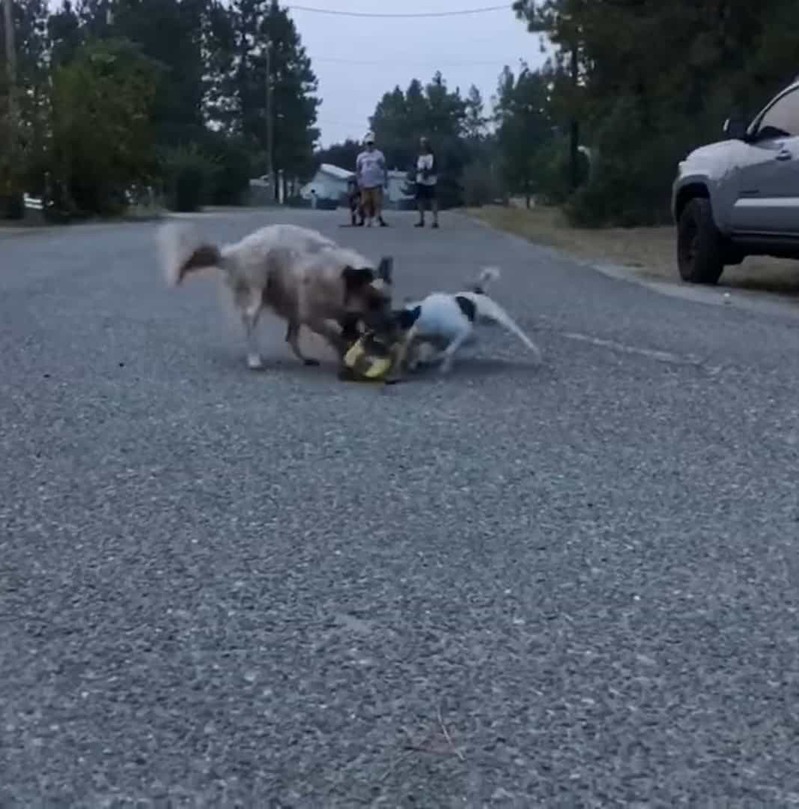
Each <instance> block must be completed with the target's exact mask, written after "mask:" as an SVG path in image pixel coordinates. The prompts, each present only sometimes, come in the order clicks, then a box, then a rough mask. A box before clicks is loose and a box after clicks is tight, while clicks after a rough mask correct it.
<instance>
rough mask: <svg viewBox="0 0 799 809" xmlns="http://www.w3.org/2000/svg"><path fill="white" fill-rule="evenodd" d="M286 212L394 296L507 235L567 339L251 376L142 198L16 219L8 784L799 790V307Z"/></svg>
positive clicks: (473, 799) (115, 790) (260, 796)
mask: <svg viewBox="0 0 799 809" xmlns="http://www.w3.org/2000/svg"><path fill="white" fill-rule="evenodd" d="M271 216H272V215H270V214H268V213H264V212H260V213H244V214H237V215H219V216H208V217H204V218H201V219H200V220H199V221H200V223H201V225H202V227H203V228H205V229H206V230H207V232H208V234H209V235H212V236H214V237H217V238H223V239H232V238H234V237H238V236H241V235H243V234H245V233H246V232H248V231H249V230H250V229H252V228H254V227H255V226H256V225H257V224H261V223H266V222H268V221H270V217H271ZM279 216H280V218H281V219H282V220H283V221H287V220H289V219H291V220H293V221H296V222H300V223H310V224H312V225H313V226H317V227H319V228H321V229H322V230H323V231H325V232H326V233H328V234H331V235H333V237H334V238H337V239H339V240H341V241H343V242H346V243H349V244H352V245H353V246H356V247H359V248H360V249H362V250H363V251H364V252H366V253H367V254H369V255H372V256H374V257H375V258H379V256H380V255H382V254H383V253H390V254H393V255H394V256H395V260H396V267H395V273H396V285H397V287H398V290H397V294H398V296H399V297H400V298H402V297H404V296H406V295H416V294H420V293H424V292H426V291H428V290H431V289H444V290H456V289H458V288H459V286H460V285H461V284H462V283H464V282H465V281H467V280H470V279H471V278H472V277H473V276H474V275H475V274H476V272H477V271H478V269H479V267H480V266H481V265H483V264H486V263H492V264H498V265H499V266H501V268H502V270H503V276H502V278H501V280H500V281H498V282H497V283H496V286H495V287H494V288H493V294H494V296H495V297H496V299H497V300H499V301H500V302H501V303H503V304H504V305H505V306H506V307H507V308H508V310H509V311H510V312H511V314H512V315H513V316H514V317H516V318H517V319H518V321H519V323H520V324H521V325H522V327H523V328H525V329H526V330H528V331H529V332H530V334H531V335H532V336H533V338H534V339H535V340H536V341H537V342H538V343H539V344H540V345H541V347H542V350H543V352H544V355H545V363H544V365H543V367H540V368H536V367H535V366H533V365H532V364H531V363H530V361H529V357H528V356H527V355H525V352H524V348H523V347H522V346H521V344H519V343H518V342H516V341H515V339H514V338H513V337H511V336H508V335H505V334H504V333H503V332H502V331H500V330H499V329H498V328H486V329H484V330H483V331H482V332H481V336H482V338H483V339H482V340H481V342H480V344H479V345H478V346H477V347H475V348H474V349H473V350H471V352H467V353H464V354H463V355H461V356H459V358H458V360H457V362H456V365H455V368H454V370H453V373H452V376H451V377H450V378H448V379H441V378H439V377H438V376H437V375H436V374H425V375H424V376H421V377H419V378H418V379H416V380H414V381H411V382H408V383H407V384H403V385H397V386H393V387H390V388H374V387H370V386H359V385H352V384H346V383H342V382H339V381H338V380H337V379H336V378H335V369H334V367H333V366H332V365H330V364H326V365H323V366H322V367H320V368H305V367H302V366H300V364H299V363H298V362H297V361H296V360H295V359H293V358H292V356H291V354H290V353H289V351H288V349H287V347H286V345H285V344H284V343H283V339H282V338H283V326H282V324H280V323H279V322H277V321H275V320H271V319H268V320H269V322H268V323H266V324H265V325H264V328H263V329H262V337H263V343H264V354H265V357H266V359H267V367H266V369H265V370H264V371H263V372H261V373H253V372H250V371H247V369H246V367H245V364H244V347H243V343H242V339H241V335H240V333H239V327H238V324H237V323H236V322H235V321H231V318H230V317H229V313H228V312H227V311H226V309H225V307H224V306H223V305H222V302H221V301H222V299H221V298H220V295H219V294H218V288H217V285H216V284H215V283H214V282H213V281H212V280H210V281H204V280H198V281H196V282H195V283H190V284H187V285H186V286H185V287H183V288H180V289H177V290H172V289H167V288H165V286H164V285H163V284H162V281H161V278H160V276H159V273H158V270H157V269H156V267H155V265H154V248H153V229H154V226H153V225H152V224H139V225H123V226H118V227H87V228H75V229H70V230H66V231H56V232H47V233H40V234H35V235H23V236H18V237H11V238H3V240H2V242H0V530H1V531H2V536H1V537H0V806H2V807H4V809H5V807H16V806H21V807H66V806H79V807H134V806H135V807H145V806H154V807H173V806H174V807H183V806H185V807H232V806H243V807H360V806H387V807H434V808H435V809H441V808H443V807H462V806H466V807H484V806H486V807H493V806H498V807H583V806H585V807H613V806H634V807H644V806H646V807H674V806H691V807H695V806H708V807H710V806H713V807H722V806H723V807H744V806H746V807H753V806H769V807H782V806H795V805H797V803H799V613H797V607H799V559H798V557H797V547H798V546H797V542H798V541H799V497H798V496H797V472H798V471H799V421H798V420H797V415H798V411H799V390H798V388H799V382H797V380H799V331H797V327H799V319H797V318H795V317H792V316H790V315H789V314H787V313H786V314H780V313H774V314H769V315H768V316H766V315H764V314H762V313H757V312H751V311H747V310H744V309H739V308H737V307H733V306H728V307H724V306H708V305H704V304H699V303H694V302H690V301H687V300H681V299H677V298H671V297H666V296H662V295H658V294H656V293H654V292H652V291H650V290H648V289H645V288H643V287H640V286H637V285H633V284H629V283H625V282H622V281H618V280H613V279H610V278H607V277H604V276H603V275H600V274H598V273H596V272H594V271H592V270H589V269H587V268H584V267H581V266H578V265H577V264H574V263H571V262H569V261H568V260H566V259H563V258H558V257H557V256H555V255H553V254H551V253H550V252H548V251H545V250H543V249H537V248H535V247H533V246H530V245H527V244H524V243H522V242H520V241H517V240H515V239H512V238H510V237H506V236H503V235H500V234H497V233H494V232H492V231H490V230H487V229H485V228H483V227H481V226H479V225H476V224H474V223H471V222H469V221H468V220H466V219H464V218H459V217H456V216H445V217H444V218H443V220H442V228H441V230H439V231H431V230H424V231H417V230H414V229H413V227H412V219H411V218H410V215H398V214H395V215H394V216H392V217H391V223H392V225H393V227H391V228H389V229H385V230H382V229H372V230H367V229H339V227H338V224H339V222H341V221H343V220H344V219H345V212H343V211H339V212H336V213H327V212H300V213H294V214H288V213H283V212H281V213H280V214H279Z"/></svg>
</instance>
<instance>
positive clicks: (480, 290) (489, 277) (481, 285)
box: [469, 267, 500, 295]
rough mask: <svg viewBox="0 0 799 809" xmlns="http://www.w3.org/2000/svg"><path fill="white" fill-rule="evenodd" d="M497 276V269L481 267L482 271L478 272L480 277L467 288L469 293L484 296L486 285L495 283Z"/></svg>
mask: <svg viewBox="0 0 799 809" xmlns="http://www.w3.org/2000/svg"><path fill="white" fill-rule="evenodd" d="M499 275H500V272H499V267H483V269H482V270H480V275H478V276H477V279H476V280H475V281H474V282H473V283H472V285H471V286H470V287H469V291H470V292H474V293H476V294H477V295H485V294H486V290H487V289H488V285H489V284H491V283H492V282H494V281H496V280H497V278H499Z"/></svg>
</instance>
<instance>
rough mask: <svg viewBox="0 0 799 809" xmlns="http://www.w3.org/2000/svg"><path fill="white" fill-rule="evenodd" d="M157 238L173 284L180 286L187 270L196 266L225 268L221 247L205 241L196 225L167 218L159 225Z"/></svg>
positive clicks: (166, 275) (167, 280) (168, 276)
mask: <svg viewBox="0 0 799 809" xmlns="http://www.w3.org/2000/svg"><path fill="white" fill-rule="evenodd" d="M155 238H156V247H157V249H158V259H159V262H160V264H161V270H162V272H163V273H164V278H165V279H166V282H167V284H169V286H177V285H178V284H180V283H181V282H182V281H183V278H184V277H185V276H186V274H187V273H190V272H193V271H195V270H202V269H205V268H209V267H218V268H220V269H221V263H222V254H221V252H220V250H219V248H218V247H217V246H216V245H215V244H208V243H207V242H203V241H202V240H201V238H200V237H199V234H197V232H196V231H195V230H194V229H193V228H192V227H189V226H186V225H180V224H178V223H176V222H167V224H165V225H162V226H161V227H160V228H159V229H158V232H157V233H156V237H155Z"/></svg>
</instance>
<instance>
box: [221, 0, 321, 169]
mask: <svg viewBox="0 0 799 809" xmlns="http://www.w3.org/2000/svg"><path fill="white" fill-rule="evenodd" d="M231 14H232V20H233V31H234V40H235V55H234V57H233V67H232V71H231V78H230V80H229V81H228V82H226V84H225V91H224V96H225V97H226V98H228V99H234V101H233V103H230V104H229V105H228V106H229V109H228V110H226V111H225V113H224V117H226V118H227V125H228V128H229V129H231V130H232V131H236V132H239V133H240V134H241V135H242V136H243V137H244V138H245V139H246V140H247V141H248V142H249V143H250V144H252V146H253V147H256V146H260V147H261V148H262V149H263V150H264V152H263V154H265V150H266V147H267V142H266V140H267V138H266V133H267V122H266V94H267V86H270V85H271V87H272V121H273V127H274V130H273V131H274V141H273V148H274V153H273V158H274V160H273V167H274V170H275V171H276V172H278V171H279V172H282V173H283V175H284V181H285V180H288V179H289V178H292V177H296V176H304V175H306V174H308V173H309V172H310V171H311V170H312V167H313V147H314V144H315V143H316V141H317V140H318V138H319V130H318V129H317V128H316V117H317V110H318V107H319V104H320V103H321V102H320V101H319V99H318V98H317V97H316V92H317V79H316V75H315V74H314V72H313V69H312V68H311V60H310V59H309V58H308V55H307V53H306V52H305V48H304V47H303V45H302V40H301V38H300V35H299V32H298V31H297V28H296V26H295V24H294V21H293V20H292V19H291V17H290V16H289V15H288V12H287V11H286V9H284V8H281V7H280V6H279V5H278V3H277V2H276V0H233V3H232V5H231ZM267 43H271V58H270V59H269V60H267V54H266V45H267ZM267 61H269V63H270V68H271V72H270V76H269V82H267V75H266V66H267ZM265 162H266V161H265V159H263V163H262V165H265Z"/></svg>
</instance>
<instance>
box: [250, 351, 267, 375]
mask: <svg viewBox="0 0 799 809" xmlns="http://www.w3.org/2000/svg"><path fill="white" fill-rule="evenodd" d="M247 367H248V368H249V369H250V370H251V371H262V370H263V367H264V361H263V360H262V359H261V356H260V355H259V354H248V355H247Z"/></svg>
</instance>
